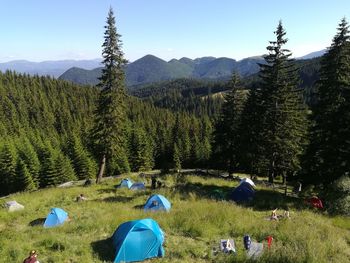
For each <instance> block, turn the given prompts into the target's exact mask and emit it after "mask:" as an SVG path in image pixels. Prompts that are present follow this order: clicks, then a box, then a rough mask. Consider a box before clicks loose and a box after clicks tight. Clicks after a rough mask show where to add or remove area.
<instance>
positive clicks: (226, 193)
mask: <svg viewBox="0 0 350 263" xmlns="http://www.w3.org/2000/svg"><path fill="white" fill-rule="evenodd" d="M233 190H234V188H233V187H229V186H217V185H206V184H201V183H189V182H188V183H186V184H183V185H177V186H176V191H177V192H179V193H180V194H182V195H183V196H184V197H186V195H188V194H190V193H194V194H196V195H197V196H198V197H200V198H207V199H214V200H227V201H230V200H231V199H230V194H231V193H232V191H233ZM239 205H242V206H245V207H251V208H253V209H254V210H261V211H264V210H273V209H276V208H279V209H284V210H289V209H297V210H300V209H305V208H306V207H305V204H304V202H303V201H302V200H301V199H300V198H298V197H293V196H285V195H284V194H282V193H280V192H278V191H275V190H265V189H262V190H257V191H256V192H255V197H254V199H253V200H252V201H250V202H248V203H239Z"/></svg>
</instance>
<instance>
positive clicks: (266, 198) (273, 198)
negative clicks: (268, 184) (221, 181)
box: [246, 189, 305, 210]
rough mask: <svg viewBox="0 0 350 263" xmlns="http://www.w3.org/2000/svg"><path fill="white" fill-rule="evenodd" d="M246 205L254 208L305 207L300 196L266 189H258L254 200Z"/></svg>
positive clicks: (286, 208) (285, 208)
mask: <svg viewBox="0 0 350 263" xmlns="http://www.w3.org/2000/svg"><path fill="white" fill-rule="evenodd" d="M246 206H249V207H252V208H253V209H254V210H274V209H276V208H279V209H283V210H289V209H297V210H299V209H302V208H305V205H304V202H303V200H302V199H300V198H298V197H293V196H285V195H284V194H282V193H280V192H277V191H274V190H265V189H260V190H258V191H256V192H255V197H254V200H253V201H251V202H250V203H249V204H246Z"/></svg>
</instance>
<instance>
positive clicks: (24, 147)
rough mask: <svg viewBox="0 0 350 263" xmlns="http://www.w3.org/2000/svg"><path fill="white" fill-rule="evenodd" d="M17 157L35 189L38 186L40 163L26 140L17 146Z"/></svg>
mask: <svg viewBox="0 0 350 263" xmlns="http://www.w3.org/2000/svg"><path fill="white" fill-rule="evenodd" d="M19 157H20V158H21V160H23V162H24V163H25V165H26V169H27V170H28V171H29V173H30V176H31V178H32V179H33V182H34V185H35V187H34V188H37V187H38V186H39V172H40V161H39V158H38V155H37V153H36V152H35V149H34V147H33V145H32V144H31V143H30V142H29V140H28V139H27V138H24V139H23V140H21V145H19Z"/></svg>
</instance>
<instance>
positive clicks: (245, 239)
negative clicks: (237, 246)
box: [243, 235, 252, 250]
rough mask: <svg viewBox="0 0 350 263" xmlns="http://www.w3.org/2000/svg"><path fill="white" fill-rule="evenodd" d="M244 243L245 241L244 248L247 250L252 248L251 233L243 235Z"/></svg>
mask: <svg viewBox="0 0 350 263" xmlns="http://www.w3.org/2000/svg"><path fill="white" fill-rule="evenodd" d="M243 243H244V248H245V249H246V250H249V249H250V245H251V243H252V240H251V239H250V236H249V235H245V236H244V237H243Z"/></svg>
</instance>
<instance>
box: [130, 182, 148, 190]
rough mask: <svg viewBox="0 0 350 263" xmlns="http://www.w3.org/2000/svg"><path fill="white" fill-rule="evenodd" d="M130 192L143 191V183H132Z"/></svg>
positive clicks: (144, 187)
mask: <svg viewBox="0 0 350 263" xmlns="http://www.w3.org/2000/svg"><path fill="white" fill-rule="evenodd" d="M130 189H131V190H145V189H146V186H145V184H144V183H133V184H132V186H131V187H130Z"/></svg>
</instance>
